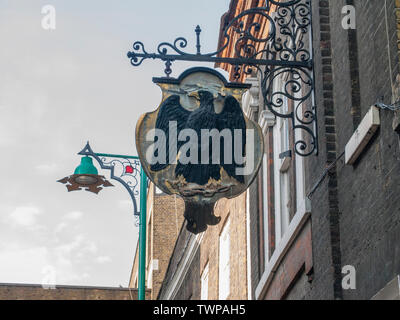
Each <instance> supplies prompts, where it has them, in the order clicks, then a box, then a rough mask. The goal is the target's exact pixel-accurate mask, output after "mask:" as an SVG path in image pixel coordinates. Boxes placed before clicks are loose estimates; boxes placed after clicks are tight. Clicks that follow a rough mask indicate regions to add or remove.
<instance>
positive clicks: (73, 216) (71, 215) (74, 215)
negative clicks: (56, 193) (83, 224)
mask: <svg viewBox="0 0 400 320" xmlns="http://www.w3.org/2000/svg"><path fill="white" fill-rule="evenodd" d="M82 216H83V213H82V212H81V211H71V212H68V213H67V214H66V215H65V216H64V219H66V220H79V219H80V218H82Z"/></svg>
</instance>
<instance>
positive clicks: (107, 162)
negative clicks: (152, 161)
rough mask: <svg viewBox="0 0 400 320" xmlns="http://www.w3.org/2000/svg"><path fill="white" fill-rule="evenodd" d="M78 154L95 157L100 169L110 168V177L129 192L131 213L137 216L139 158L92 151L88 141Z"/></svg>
mask: <svg viewBox="0 0 400 320" xmlns="http://www.w3.org/2000/svg"><path fill="white" fill-rule="evenodd" d="M78 154H79V155H82V156H89V157H92V158H94V159H96V161H97V162H98V164H99V165H100V167H101V168H102V169H106V170H110V177H111V179H113V180H116V181H118V182H120V183H121V184H122V185H123V186H124V187H125V189H126V190H127V191H128V192H129V195H130V197H131V199H132V203H133V214H134V216H136V217H139V215H140V212H139V210H138V205H137V201H136V200H137V198H138V197H139V187H140V161H139V158H138V157H134V156H123V155H113V154H105V153H94V152H93V150H92V148H91V147H90V145H89V142H88V143H87V144H86V146H85V147H84V148H83V149H82V151H80V152H79V153H78Z"/></svg>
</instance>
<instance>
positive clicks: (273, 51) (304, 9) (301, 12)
mask: <svg viewBox="0 0 400 320" xmlns="http://www.w3.org/2000/svg"><path fill="white" fill-rule="evenodd" d="M263 26H267V28H264V29H263ZM311 26H312V16H311V1H310V0H280V1H278V0H266V1H265V6H262V7H257V8H251V9H248V10H245V11H243V12H241V13H240V14H238V15H237V16H235V17H234V18H233V19H231V20H230V21H227V22H226V24H225V26H224V29H223V33H222V36H221V39H223V41H222V42H223V44H222V43H221V45H220V46H219V49H218V50H217V51H215V52H210V53H201V44H200V34H201V29H200V27H199V26H197V27H196V30H195V33H196V52H195V53H190V52H186V51H185V49H186V47H187V45H188V41H187V40H186V39H185V38H183V37H178V38H176V39H175V40H174V41H173V42H172V43H169V42H162V43H160V44H159V45H158V47H157V51H156V53H148V52H147V51H146V50H145V48H144V45H143V43H142V42H139V41H137V42H135V43H134V44H133V51H130V52H128V57H129V58H130V61H131V64H132V65H133V66H139V65H141V64H142V62H143V61H144V60H146V59H160V60H162V61H164V62H165V65H166V68H165V70H164V72H165V74H166V76H167V77H169V76H170V74H171V73H172V70H171V65H172V63H173V62H174V61H179V60H184V61H198V62H214V63H227V64H230V65H232V66H233V77H234V78H235V79H236V80H239V79H240V78H241V76H242V75H243V74H245V75H249V74H253V73H254V72H257V73H258V74H259V75H260V80H261V84H262V86H261V87H262V94H263V99H264V104H265V105H266V107H267V108H268V109H269V110H270V111H271V112H272V113H273V114H274V115H276V116H277V117H281V118H286V119H289V121H290V120H291V124H292V125H291V127H292V129H293V131H294V132H295V133H294V134H293V136H294V139H295V141H294V149H295V152H296V153H297V154H299V155H301V156H309V155H311V154H313V153H315V154H316V153H317V152H318V144H317V142H318V137H317V128H316V123H317V112H316V106H315V105H314V74H313V54H312V49H311V48H312V32H311ZM228 48H232V49H233V52H234V54H233V57H226V56H224V55H223V54H224V51H226V50H227V49H228ZM278 82H279V83H281V86H280V88H278V87H277V85H276V84H277V83H278ZM285 101H286V102H285ZM286 103H287V104H288V105H289V108H284V106H285V104H286ZM297 132H299V133H297ZM300 132H301V134H300Z"/></svg>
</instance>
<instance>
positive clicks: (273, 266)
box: [255, 198, 311, 300]
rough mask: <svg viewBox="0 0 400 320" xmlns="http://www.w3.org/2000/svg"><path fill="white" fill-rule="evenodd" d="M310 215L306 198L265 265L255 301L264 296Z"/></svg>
mask: <svg viewBox="0 0 400 320" xmlns="http://www.w3.org/2000/svg"><path fill="white" fill-rule="evenodd" d="M310 214H311V202H310V200H309V199H307V198H306V199H304V200H303V202H302V205H301V207H300V208H299V209H298V211H297V213H296V215H295V216H294V217H293V220H292V222H291V223H290V225H289V227H288V230H287V231H286V232H285V235H284V236H283V238H282V239H281V240H280V241H279V243H278V244H277V247H276V248H275V251H274V254H273V255H272V257H271V259H270V260H269V261H268V263H267V264H266V265H265V269H264V273H263V274H262V276H261V279H260V281H259V283H258V285H257V287H256V292H255V298H256V299H257V300H258V299H260V297H262V296H263V295H264V293H265V289H266V288H267V287H268V286H269V284H270V283H271V281H272V278H273V276H274V273H275V272H276V270H277V268H278V266H279V264H280V262H281V261H282V259H283V257H284V256H285V255H286V253H287V251H288V250H289V248H290V246H291V244H292V243H293V241H294V240H295V239H296V237H297V235H298V234H299V232H300V231H301V229H302V227H303V225H304V223H305V222H306V221H307V219H308V217H309V216H310Z"/></svg>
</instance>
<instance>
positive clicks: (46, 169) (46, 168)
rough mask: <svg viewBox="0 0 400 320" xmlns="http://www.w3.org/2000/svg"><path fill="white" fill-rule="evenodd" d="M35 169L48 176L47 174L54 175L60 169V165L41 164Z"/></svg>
mask: <svg viewBox="0 0 400 320" xmlns="http://www.w3.org/2000/svg"><path fill="white" fill-rule="evenodd" d="M35 169H36V170H37V171H38V172H39V173H40V174H43V175H47V174H52V173H54V172H56V170H57V169H58V165H56V164H55V163H52V164H40V165H37V166H36V167H35Z"/></svg>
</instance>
